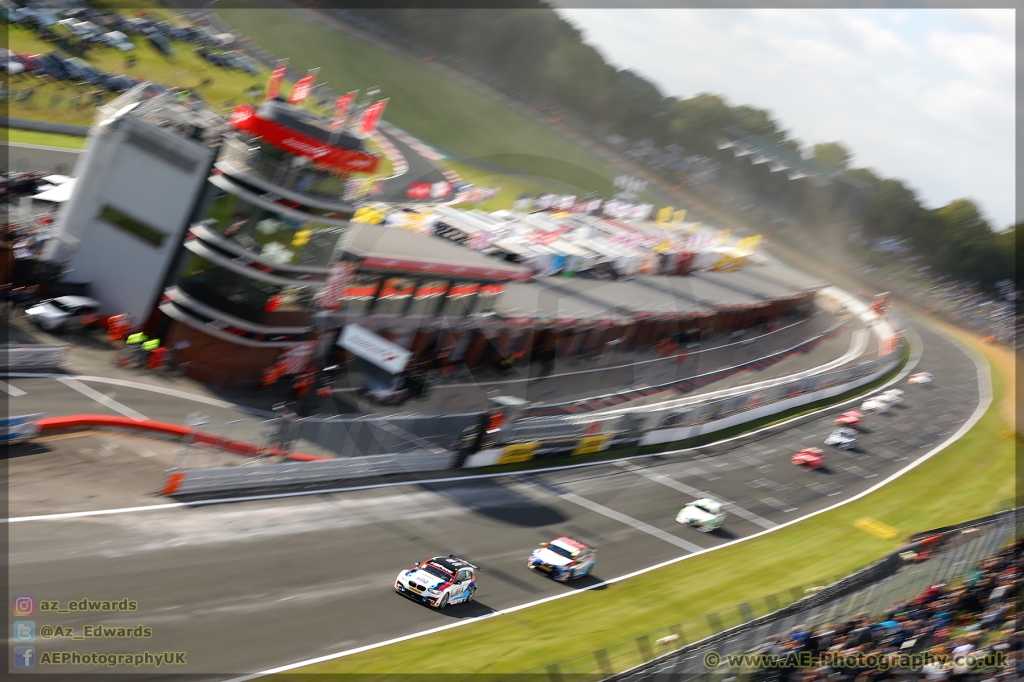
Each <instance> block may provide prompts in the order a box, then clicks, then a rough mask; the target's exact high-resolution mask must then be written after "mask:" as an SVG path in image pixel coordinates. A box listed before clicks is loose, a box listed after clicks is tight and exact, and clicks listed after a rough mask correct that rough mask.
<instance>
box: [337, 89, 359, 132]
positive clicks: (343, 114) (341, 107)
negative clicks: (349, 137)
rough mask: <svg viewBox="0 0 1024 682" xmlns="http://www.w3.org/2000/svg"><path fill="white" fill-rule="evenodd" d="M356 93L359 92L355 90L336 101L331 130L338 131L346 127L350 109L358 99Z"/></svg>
mask: <svg viewBox="0 0 1024 682" xmlns="http://www.w3.org/2000/svg"><path fill="white" fill-rule="evenodd" d="M356 92H358V90H354V91H352V92H350V93H348V94H347V95H342V96H341V97H339V98H338V99H336V100H334V121H332V122H331V130H338V129H340V128H342V127H343V126H344V125H345V119H346V118H348V112H349V109H351V108H352V102H354V101H355V99H356Z"/></svg>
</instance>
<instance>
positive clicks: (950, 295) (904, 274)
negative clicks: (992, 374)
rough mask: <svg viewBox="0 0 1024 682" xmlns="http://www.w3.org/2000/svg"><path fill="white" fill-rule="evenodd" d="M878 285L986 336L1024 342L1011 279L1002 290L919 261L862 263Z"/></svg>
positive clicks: (1023, 322) (1016, 344)
mask: <svg viewBox="0 0 1024 682" xmlns="http://www.w3.org/2000/svg"><path fill="white" fill-rule="evenodd" d="M861 272H862V273H863V274H865V275H868V276H870V278H871V280H872V281H873V282H874V283H875V286H876V287H881V288H886V289H889V290H890V291H892V292H893V293H895V294H898V295H901V296H905V297H908V298H910V299H911V300H913V301H914V302H916V303H917V304H918V305H919V306H921V307H923V308H924V309H926V310H928V311H930V312H933V313H936V314H940V315H944V316H946V317H948V318H949V319H950V320H951V321H954V322H956V323H959V324H962V325H963V326H965V327H967V328H969V329H972V330H973V331H975V332H977V333H978V334H980V335H981V336H982V337H984V338H986V339H988V340H990V341H996V342H999V343H1003V344H1006V345H1008V346H1014V347H1017V348H1020V347H1021V344H1024V335H1021V334H1018V333H1017V332H1018V331H1024V320H1022V319H1021V318H1020V316H1018V315H1017V311H1016V302H1017V299H1018V296H1019V294H1018V292H1016V291H1015V290H1014V288H1013V285H1012V283H1011V282H1004V283H1001V286H1000V290H999V291H998V292H992V291H986V290H984V289H982V288H981V287H979V286H977V285H976V284H973V283H971V282H964V281H961V280H958V279H955V278H952V277H950V276H948V275H939V274H936V273H933V272H932V271H931V269H930V268H927V267H922V266H920V265H919V264H918V263H916V262H915V263H903V262H898V261H897V262H893V263H890V264H888V265H885V266H883V267H877V266H862V267H861Z"/></svg>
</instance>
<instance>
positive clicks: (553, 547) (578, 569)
mask: <svg viewBox="0 0 1024 682" xmlns="http://www.w3.org/2000/svg"><path fill="white" fill-rule="evenodd" d="M595 562H597V550H596V549H591V548H590V547H587V546H586V545H584V544H583V543H582V542H579V541H578V540H573V539H572V538H567V537H561V538H555V539H554V540H552V541H551V542H544V543H541V546H540V547H538V548H537V549H535V550H533V552H532V553H531V554H530V558H529V559H528V560H527V561H526V566H527V567H528V568H532V569H533V570H535V571H540V572H541V573H547V574H548V575H549V576H551V577H552V578H554V579H555V580H557V581H559V582H562V583H567V582H569V581H570V580H572V579H573V578H580V577H583V576H585V575H587V574H588V573H590V571H591V569H593V568H594V563H595Z"/></svg>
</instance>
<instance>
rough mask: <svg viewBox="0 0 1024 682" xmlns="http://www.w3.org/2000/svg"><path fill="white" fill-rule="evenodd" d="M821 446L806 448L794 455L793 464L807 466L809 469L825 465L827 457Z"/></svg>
mask: <svg viewBox="0 0 1024 682" xmlns="http://www.w3.org/2000/svg"><path fill="white" fill-rule="evenodd" d="M822 454H823V453H822V451H821V450H820V449H819V448H804V449H803V450H801V451H800V452H798V453H796V454H795V455H793V464H796V465H797V466H806V467H807V468H808V469H820V468H821V467H823V466H825V458H824V457H823V456H822Z"/></svg>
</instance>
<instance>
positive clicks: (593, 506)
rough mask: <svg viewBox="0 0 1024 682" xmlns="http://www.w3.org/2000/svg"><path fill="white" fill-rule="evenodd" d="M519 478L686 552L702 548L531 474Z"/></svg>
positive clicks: (697, 550)
mask: <svg viewBox="0 0 1024 682" xmlns="http://www.w3.org/2000/svg"><path fill="white" fill-rule="evenodd" d="M520 478H522V480H524V481H526V482H527V483H532V484H533V485H535V486H537V487H538V488H541V489H543V490H544V491H545V492H547V493H549V494H551V495H555V496H556V497H559V498H561V499H563V500H565V501H566V502H572V503H573V504H577V505H579V506H581V507H583V508H584V509H589V510H590V511H592V512H594V513H595V514H600V515H601V516H607V517H608V518H609V519H614V520H615V521H618V522H619V523H624V524H625V525H627V526H629V527H631V528H636V529H637V530H639V531H641V532H644V533H647V534H648V535H651V536H653V537H656V538H658V539H659V540H664V541H665V542H667V543H669V544H670V545H675V546H676V547H679V548H681V549H685V550H686V551H688V552H699V551H701V550H702V549H704V548H703V547H701V546H700V545H695V544H693V543H692V542H689V541H688V540H683V539H682V538H677V537H676V536H675V535H672V534H671V533H666V532H665V531H663V530H662V529H660V528H656V527H654V526H652V525H651V524H649V523H644V522H643V521H641V520H639V519H634V518H633V517H632V516H628V515H626V514H623V513H621V512H617V511H615V510H614V509H611V508H609V507H606V506H604V505H603V504H598V503H597V502H594V501H593V500H588V499H587V498H585V497H582V496H580V495H577V494H576V493H571V492H569V491H568V490H562V489H561V488H560V487H558V486H556V485H552V484H550V483H545V482H543V481H538V480H537V479H535V478H533V477H532V476H522V477H520Z"/></svg>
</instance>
